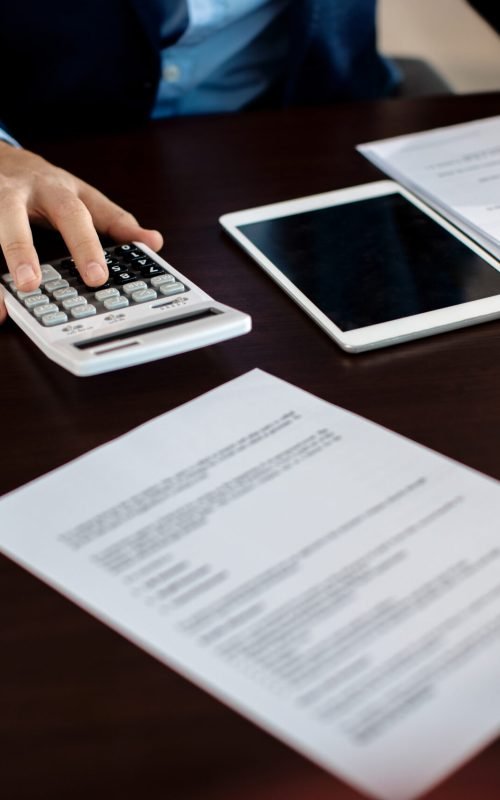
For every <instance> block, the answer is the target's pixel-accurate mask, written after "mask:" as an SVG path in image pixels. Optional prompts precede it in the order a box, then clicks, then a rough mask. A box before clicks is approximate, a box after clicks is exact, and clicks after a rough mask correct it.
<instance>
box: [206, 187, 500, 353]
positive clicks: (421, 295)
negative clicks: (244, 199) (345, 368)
mask: <svg viewBox="0 0 500 800" xmlns="http://www.w3.org/2000/svg"><path fill="white" fill-rule="evenodd" d="M220 222H221V224H222V226H223V227H224V228H225V230H226V231H227V232H228V233H229V234H231V236H233V237H234V239H236V241H237V242H238V243H239V244H240V245H241V246H242V247H243V248H244V249H245V250H246V251H247V252H248V253H249V254H250V255H251V256H252V257H253V258H254V259H255V260H256V261H257V263H258V264H260V266H261V267H263V268H264V269H265V270H266V272H267V273H268V274H269V275H270V276H271V277H272V278H273V279H274V280H275V281H276V282H277V283H278V284H279V285H280V286H281V287H282V288H283V289H284V290H285V291H286V292H287V294H289V295H290V297H291V298H292V299H293V300H295V302H296V303H298V304H299V305H300V306H301V308H302V309H303V310H304V311H305V312H306V313H307V314H309V315H310V316H311V317H312V318H313V319H314V320H315V321H316V322H317V323H318V324H319V325H320V326H321V328H323V330H324V331H325V332H326V333H327V334H329V336H331V337H332V338H333V339H334V340H335V342H337V344H339V345H340V346H341V347H342V348H343V349H344V350H347V351H349V352H361V351H363V350H369V349H373V348H376V347H385V346H388V345H392V344H397V343H399V342H404V341H408V340H410V339H416V338H420V337H422V336H429V335H431V334H436V333H442V332H444V331H448V330H451V329H454V328H460V327H463V326H466V325H475V324H477V323H479V322H483V321H486V320H490V319H494V318H497V317H500V264H499V262H498V261H497V260H496V259H495V258H493V256H491V255H490V254H488V253H487V252H486V251H485V250H483V249H482V248H480V247H479V246H478V245H477V244H475V243H474V242H473V241H472V240H471V239H469V238H468V237H466V236H465V235H464V234H463V233H462V232H461V231H459V230H458V229H457V228H455V227H454V226H453V225H451V224H450V223H449V222H447V221H446V220H445V219H444V218H443V217H441V216H440V215H439V214H437V213H436V212H434V211H433V210H432V209H430V208H429V207H428V206H426V205H425V204H424V203H422V202H421V201H420V200H418V199H417V198H416V197H415V196H414V195H412V194H411V193H410V192H408V191H407V190H406V189H404V188H403V187H401V186H399V185H398V184H396V183H394V182H392V181H377V182H374V183H369V184H365V185H362V186H354V187H351V188H348V189H341V190H340V191H334V192H327V193H324V194H319V195H314V196H311V197H303V198H299V199H297V200H290V201H286V202H283V203H275V204H273V205H268V206H262V207H260V208H252V209H247V210H246V211H239V212H235V213H232V214H225V215H224V216H223V217H221V218H220Z"/></svg>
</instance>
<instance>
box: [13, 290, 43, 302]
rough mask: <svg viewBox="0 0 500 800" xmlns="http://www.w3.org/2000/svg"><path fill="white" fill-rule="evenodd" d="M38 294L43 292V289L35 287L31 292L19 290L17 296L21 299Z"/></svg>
mask: <svg viewBox="0 0 500 800" xmlns="http://www.w3.org/2000/svg"><path fill="white" fill-rule="evenodd" d="M37 294H42V290H41V289H33V291H31V292H18V293H17V297H18V299H19V300H26V298H27V297H34V296H35V295H37Z"/></svg>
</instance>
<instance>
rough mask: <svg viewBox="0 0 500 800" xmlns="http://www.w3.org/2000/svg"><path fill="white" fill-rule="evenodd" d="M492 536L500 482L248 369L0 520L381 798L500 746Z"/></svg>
mask: <svg viewBox="0 0 500 800" xmlns="http://www.w3.org/2000/svg"><path fill="white" fill-rule="evenodd" d="M459 435H460V431H457V436H459ZM82 498H85V502H82ZM499 533H500V487H499V484H498V483H496V482H495V481H493V480H492V479H489V478H485V477H483V476H482V475H480V474H478V473H476V472H474V471H472V470H469V469H467V468H466V467H463V466H461V465H459V464H457V463H455V462H453V461H450V460H449V459H447V458H444V457H443V456H440V455H437V454H436V453H433V452H431V451H429V450H427V449H425V448H423V447H420V446H419V445H416V444H414V443H412V442H410V441H408V440H407V439H404V438H402V437H400V436H398V435H396V434H394V433H391V432H389V431H387V430H385V429H384V428H381V427H379V426H377V425H375V424H373V423H371V422H368V421H366V420H364V419H362V418H360V417H358V416H355V415H353V414H351V413H349V412H347V411H344V410H343V409H340V408H337V407H335V406H332V405H330V404H329V403H326V402H324V401H322V400H320V399H318V398H316V397H314V396H312V395H310V394H308V393H306V392H304V391H302V390H300V389H297V388H295V387H293V386H290V385H289V384H287V383H285V382H283V381H281V380H279V379H277V378H274V377H271V376H270V375H267V374H266V373H263V372H260V371H258V370H255V371H254V372H251V373H248V374H247V375H244V376H243V377H241V378H238V379H236V380H234V381H232V382H230V383H228V384H225V385H224V386H222V387H220V388H218V389H215V390H213V391H211V392H209V393H208V394H206V395H204V396H202V397H200V398H198V399H196V400H193V401H192V402H190V403H187V404H186V405H184V406H182V407H180V408H178V409H176V410H175V411H172V412H170V413H167V414H165V415H163V416H161V417H159V418H157V419H154V420H153V421H151V422H149V423H147V424H145V425H143V426H141V427H139V428H137V429H136V430H134V431H132V432H131V433H129V434H127V435H125V436H122V437H121V438H119V439H117V440H115V441H113V442H111V443H110V444H108V445H105V446H103V447H101V448H99V449H97V450H95V451H93V452H91V453H89V454H87V455H85V456H83V457H81V458H79V459H77V460H76V461H73V462H71V463H70V464H68V465H66V466H64V467H61V468H60V469H58V470H56V471H55V472H52V473H50V474H48V475H46V476H44V477H43V478H40V479H39V480H37V481H34V482H33V483H31V484H29V485H27V486H26V487H23V488H21V489H19V490H17V491H15V492H13V493H11V494H9V495H7V496H5V497H4V498H3V499H2V500H0V549H1V550H2V551H3V552H4V553H5V554H7V555H8V556H10V557H12V558H13V559H14V560H15V561H17V562H18V563H20V564H22V565H24V566H25V567H26V568H27V569H28V570H30V571H31V572H33V573H35V574H36V575H38V576H39V577H40V578H42V579H43V580H44V581H46V582H47V583H49V584H50V585H52V586H53V587H55V588H56V589H58V590H59V591H60V592H62V593H63V594H64V595H66V596H68V597H70V598H72V599H73V600H74V601H75V602H76V603H78V604H79V605H81V606H82V607H84V608H85V609H88V610H89V611H90V612H91V613H92V614H94V615H95V616H97V617H98V618H100V619H101V620H102V621H103V622H105V623H106V624H108V625H110V626H111V627H113V628H114V629H116V630H118V631H120V632H121V633H122V634H123V635H124V636H126V637H127V638H129V639H131V640H132V641H133V642H135V643H136V644H137V645H139V646H140V647H142V648H144V649H145V650H147V651H149V652H150V653H153V654H154V655H155V656H156V657H158V658H159V659H161V660H163V661H164V662H165V663H166V664H168V665H169V666H171V667H173V668H174V669H176V670H178V671H179V672H180V673H182V674H183V675H185V676H187V677H188V678H190V679H191V680H193V681H194V682H195V683H197V684H199V685H200V686H203V687H205V688H206V689H207V690H208V691H209V692H211V693H212V694H214V695H216V696H217V697H219V698H220V699H222V700H223V701H224V702H226V703H227V704H229V705H230V706H232V707H234V708H236V709H237V710H239V711H240V712H241V713H243V714H244V715H246V716H247V717H249V718H250V719H252V720H254V721H255V722H257V723H258V724H259V725H261V726H262V727H263V728H265V729H266V730H268V731H270V732H272V733H273V734H275V735H276V736H278V737H279V738H281V739H282V740H284V741H285V742H288V743H289V744H290V745H291V746H292V747H294V748H296V749H297V750H298V751H300V752H301V753H303V754H305V755H307V756H308V757H310V758H311V759H312V760H314V761H315V762H317V763H319V764H321V765H322V766H323V767H325V768H326V769H328V770H330V771H332V772H334V773H336V774H338V775H339V776H341V777H343V778H344V779H345V780H347V781H348V782H350V783H352V784H353V785H355V786H356V787H358V789H360V790H361V791H363V792H365V793H367V794H369V795H373V796H375V797H379V798H389V799H390V800H405V799H406V798H413V797H415V796H417V795H418V794H419V793H421V792H423V791H424V790H426V789H427V788H429V787H430V786H431V785H432V784H434V783H435V782H436V781H438V780H440V779H442V778H443V777H444V776H445V775H446V774H447V773H449V772H450V771H451V770H453V769H455V768H456V767H458V766H459V764H460V763H462V761H463V760H465V759H467V758H468V757H470V756H471V755H472V754H473V753H475V752H476V751H477V750H478V749H479V748H480V747H481V746H483V745H484V744H486V743H487V742H488V741H490V740H491V739H492V738H494V737H495V736H496V734H497V732H498V730H499V724H500V536H499ZM12 602H13V603H14V602H15V598H13V599H12ZM166 722H167V721H166Z"/></svg>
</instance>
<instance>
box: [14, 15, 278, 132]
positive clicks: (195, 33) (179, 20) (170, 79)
mask: <svg viewBox="0 0 500 800" xmlns="http://www.w3.org/2000/svg"><path fill="white" fill-rule="evenodd" d="M162 2H163V3H164V6H165V20H164V24H163V27H162V35H163V36H164V37H165V36H167V35H171V34H172V32H173V29H174V30H175V29H176V27H178V26H181V27H183V17H184V16H185V10H186V9H185V7H184V8H183V6H187V13H188V20H187V28H186V29H185V30H184V32H183V33H182V34H181V36H180V38H179V39H178V40H177V41H176V43H175V44H173V45H171V46H170V47H166V48H165V49H164V50H163V51H162V71H161V80H160V84H159V88H158V95H157V98H156V103H155V106H154V108H153V114H152V116H153V117H154V118H156V119H158V118H162V117H172V116H177V115H184V114H208V113H214V112H225V111H237V110H238V109H240V108H243V107H244V106H246V105H248V103H251V102H252V100H254V99H256V98H257V97H259V96H260V95H261V94H263V93H264V92H265V91H266V90H267V89H269V88H270V87H271V85H272V84H273V82H274V81H275V79H276V78H278V77H279V75H280V73H281V72H282V71H283V67H284V62H285V57H286V52H287V38H288V36H287V34H288V30H287V26H286V24H283V19H282V15H283V14H285V13H286V9H287V7H288V6H289V3H290V2H293V0H184V1H183V2H179V3H178V5H176V4H175V3H174V4H173V3H172V0H162ZM0 139H3V140H5V141H8V142H10V144H13V145H14V146H18V147H19V144H18V142H16V140H15V139H13V138H12V136H9V134H8V133H7V132H6V131H3V130H2V129H1V128H0Z"/></svg>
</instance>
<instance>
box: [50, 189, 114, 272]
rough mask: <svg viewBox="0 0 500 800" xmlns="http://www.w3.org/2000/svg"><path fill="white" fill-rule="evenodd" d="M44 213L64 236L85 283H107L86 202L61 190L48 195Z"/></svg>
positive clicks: (70, 192) (103, 264)
mask: <svg viewBox="0 0 500 800" xmlns="http://www.w3.org/2000/svg"><path fill="white" fill-rule="evenodd" d="M43 210H44V213H45V214H46V215H47V218H48V220H49V222H51V223H52V225H53V226H54V227H55V228H57V230H58V231H59V233H60V234H61V236H62V237H63V239H64V241H65V243H66V245H67V247H68V250H69V251H70V253H71V255H72V257H73V259H74V261H75V264H76V267H77V269H78V271H79V272H80V275H81V276H82V278H83V280H84V281H85V283H86V284H87V285H88V286H100V285H102V284H103V283H105V282H106V280H107V279H108V269H107V267H106V264H105V261H104V252H103V249H102V245H101V243H100V241H99V237H98V236H97V233H96V229H95V227H94V222H93V220H92V215H91V213H90V212H89V209H88V208H87V207H86V205H85V203H83V202H82V201H81V200H80V199H79V197H77V196H76V194H75V193H74V192H72V191H71V190H70V189H61V188H58V189H56V190H53V191H52V192H51V193H47V196H46V197H45V198H44V204H43Z"/></svg>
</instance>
